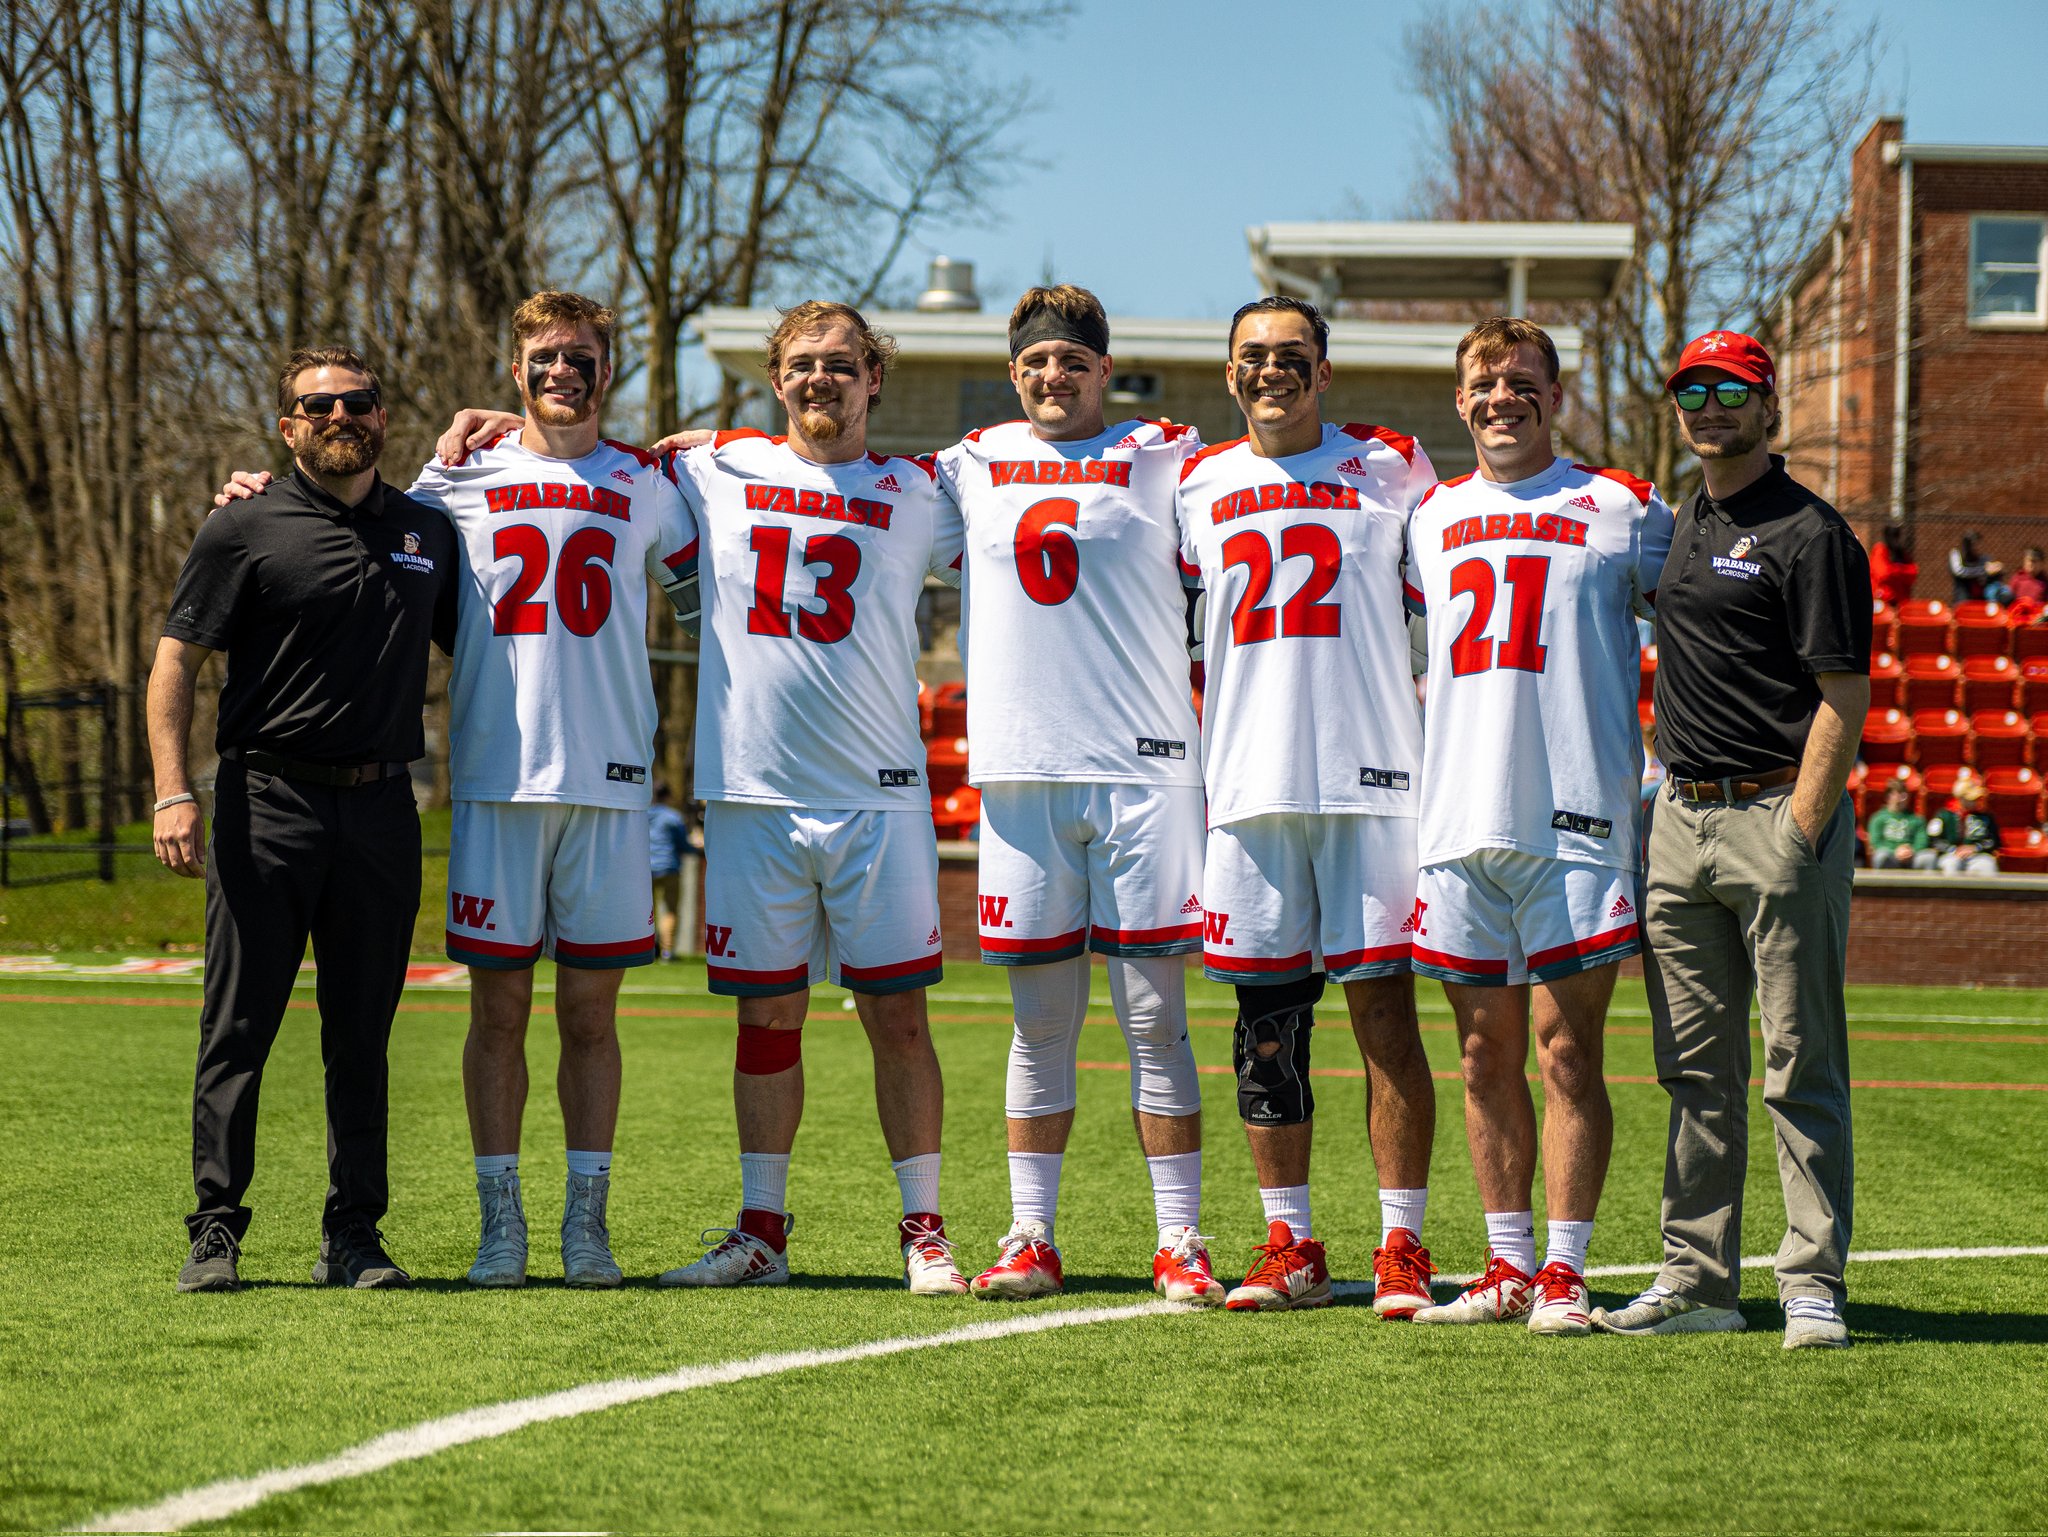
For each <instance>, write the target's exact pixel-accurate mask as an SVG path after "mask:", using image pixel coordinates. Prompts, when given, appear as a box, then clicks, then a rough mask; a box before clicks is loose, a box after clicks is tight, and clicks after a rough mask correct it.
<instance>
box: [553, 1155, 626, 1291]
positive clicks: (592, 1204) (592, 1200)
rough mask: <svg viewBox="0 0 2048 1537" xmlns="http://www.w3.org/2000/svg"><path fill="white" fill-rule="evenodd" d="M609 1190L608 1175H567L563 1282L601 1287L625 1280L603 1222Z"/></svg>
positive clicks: (610, 1237)
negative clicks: (567, 1189)
mask: <svg viewBox="0 0 2048 1537" xmlns="http://www.w3.org/2000/svg"><path fill="white" fill-rule="evenodd" d="M611 1189H612V1182H611V1177H610V1176H609V1175H605V1174H571V1175H570V1176H569V1198H568V1202H567V1204H566V1205H564V1207H563V1208H562V1280H563V1281H564V1282H565V1283H566V1284H567V1285H570V1286H576V1287H589V1288H595V1289H603V1288H606V1287H612V1286H617V1285H618V1284H619V1283H620V1282H621V1281H623V1280H625V1275H624V1273H623V1272H621V1271H620V1269H619V1266H618V1261H616V1260H614V1259H613V1258H612V1234H611V1229H610V1228H609V1227H607V1226H606V1225H605V1205H606V1203H607V1202H608V1201H609V1199H610V1198H611Z"/></svg>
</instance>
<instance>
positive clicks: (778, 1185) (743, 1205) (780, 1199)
mask: <svg viewBox="0 0 2048 1537" xmlns="http://www.w3.org/2000/svg"><path fill="white" fill-rule="evenodd" d="M788 1199H789V1154H787V1153H742V1154H740V1209H741V1210H742V1211H772V1212H775V1213H777V1214H778V1215H780V1216H785V1217H786V1216H788V1215H789V1208H788V1207H787V1206H786V1205H784V1204H783V1203H784V1202H785V1201H787V1200H788Z"/></svg>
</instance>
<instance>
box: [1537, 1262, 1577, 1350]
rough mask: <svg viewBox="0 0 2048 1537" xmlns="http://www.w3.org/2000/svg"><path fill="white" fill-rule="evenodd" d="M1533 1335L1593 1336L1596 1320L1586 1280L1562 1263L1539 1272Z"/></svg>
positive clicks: (1550, 1265)
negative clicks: (1587, 1292) (1590, 1304)
mask: <svg viewBox="0 0 2048 1537" xmlns="http://www.w3.org/2000/svg"><path fill="white" fill-rule="evenodd" d="M1533 1292H1534V1296H1533V1305H1532V1306H1531V1307H1530V1309H1529V1332H1530V1333H1531V1334H1590V1333H1592V1332H1593V1317H1592V1312H1591V1310H1590V1308H1589V1306H1588V1303H1589V1301H1590V1299H1589V1298H1588V1297H1587V1296H1586V1278H1585V1277H1584V1276H1582V1275H1580V1274H1579V1273H1578V1272H1577V1271H1576V1270H1574V1269H1572V1267H1571V1266H1569V1265H1567V1264H1565V1263H1563V1262H1562V1261H1558V1262H1556V1263H1554V1264H1549V1265H1545V1266H1544V1267H1543V1268H1542V1269H1541V1270H1539V1271H1537V1272H1536V1282H1535V1286H1534V1288H1533Z"/></svg>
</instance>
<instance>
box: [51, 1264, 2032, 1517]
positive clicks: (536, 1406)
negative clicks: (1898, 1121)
mask: <svg viewBox="0 0 2048 1537" xmlns="http://www.w3.org/2000/svg"><path fill="white" fill-rule="evenodd" d="M2036 1257H2048V1245H2024V1246H2005V1247H1997V1248H1978V1249H1865V1250H1852V1251H1851V1252H1850V1255H1849V1259H1850V1261H1851V1262H1852V1263H1855V1264H1872V1263H1875V1262H1878V1261H1882V1260H1932V1259H2025V1258H2036ZM1742 1263H1743V1264H1744V1265H1769V1264H1770V1263H1771V1257H1770V1256H1769V1255H1755V1256H1751V1257H1749V1258H1746V1259H1744V1260H1743V1261H1742ZM1658 1268H1659V1267H1658V1266H1657V1265H1596V1266H1594V1267H1593V1268H1592V1269H1590V1270H1588V1271H1587V1272H1586V1278H1587V1279H1588V1280H1598V1279H1601V1278H1603V1277H1607V1276H1624V1275H1649V1274H1652V1273H1654V1272H1655V1271H1656V1270H1657V1269H1658ZM1473 1279H1474V1277H1471V1276H1446V1277H1443V1278H1441V1279H1439V1280H1438V1281H1437V1282H1436V1283H1435V1284H1436V1285H1438V1286H1462V1285H1464V1284H1465V1283H1466V1282H1468V1281H1470V1280H1473ZM1331 1289H1332V1290H1333V1291H1334V1292H1336V1293H1337V1294H1338V1295H1339V1296H1347V1297H1348V1296H1356V1295H1358V1294H1360V1293H1363V1292H1369V1291H1371V1290H1372V1283H1371V1282H1369V1281H1340V1282H1338V1283H1337V1284H1336V1285H1335V1286H1334V1287H1332V1288H1331ZM1192 1311H1194V1309H1192V1308H1189V1307H1188V1306H1186V1305H1185V1304H1182V1303H1177V1302H1141V1303H1136V1304H1134V1305H1129V1306H1124V1307H1096V1308H1069V1309H1064V1310H1061V1311H1055V1312H1047V1313H1033V1314H1029V1315H1026V1316H1025V1317H1022V1318H1005V1319H1000V1320H993V1321H991V1322H988V1323H980V1324H969V1325H967V1326H966V1327H964V1328H960V1329H947V1330H945V1331H944V1332H942V1333H939V1334H912V1335H899V1336H897V1337H896V1338H894V1339H885V1340H869V1341H867V1342H866V1343H865V1344H860V1345H843V1346H841V1347H839V1348H838V1349H835V1350H790V1351H782V1352H778V1353H777V1354H774V1355H765V1356H749V1357H747V1358H746V1359H744V1360H739V1361H724V1362H716V1363H713V1364H711V1365H707V1366H685V1367H682V1368H680V1369H678V1370H676V1371H673V1372H668V1373H665V1374H664V1375H662V1376H659V1377H619V1378H614V1379H613V1380H612V1381H609V1382H592V1383H586V1384H585V1385H583V1386H582V1387H576V1388H564V1389H563V1390H562V1391H560V1392H557V1393H545V1394H542V1395H541V1396H540V1397H538V1398H515V1399H513V1400H511V1401H510V1402H508V1403H502V1404H485V1405H483V1406H481V1407H479V1408H475V1409H465V1410H463V1411H462V1412H461V1413H460V1414H451V1415H448V1416H446V1417H444V1418H442V1419H438V1420H426V1421H423V1422H422V1423H420V1424H418V1425H410V1426H407V1427H406V1428H405V1429H403V1430H393V1431H387V1432H386V1433H385V1434H383V1435H381V1436H378V1437H376V1438H375V1439H373V1440H369V1441H365V1442H363V1443H362V1444H361V1445H360V1446H353V1447H350V1448H349V1449H348V1450H347V1451H345V1452H342V1453H340V1454H339V1455H337V1456H333V1457H328V1458H325V1459H323V1460H322V1461H319V1462H306V1463H301V1464H299V1465H298V1466H297V1467H291V1468H277V1469H273V1470H272V1471H270V1472H268V1473H259V1474H257V1475H256V1476H255V1477H254V1478H224V1479H220V1480H218V1481H217V1482H214V1483H210V1484H202V1485H200V1486H199V1487H198V1488H196V1489H188V1490H186V1491H185V1492H184V1493H182V1494H174V1495H172V1496H171V1497H170V1498H169V1499H166V1500H159V1501H158V1502H157V1503H156V1504H154V1505H137V1506H132V1507H130V1508H129V1509H127V1510H117V1511H114V1512H113V1513H112V1514H110V1515H104V1516H96V1517H94V1518H93V1519H92V1520H91V1521H88V1522H86V1523H85V1524H84V1525H82V1526H77V1527H73V1528H72V1530H73V1531H79V1532H176V1531H182V1530H183V1529H184V1528H186V1527H188V1526H193V1525H196V1524H198V1523H199V1522H202V1521H223V1520H226V1519H227V1518H228V1517H229V1516H235V1515H240V1514H241V1513H242V1512H243V1511H245V1510H250V1509H253V1508H254V1507H256V1506H257V1505H260V1504H262V1503H263V1502H264V1501H265V1500H267V1499H269V1498H270V1497H271V1496H272V1495H277V1494H288V1493H290V1492H292V1491H293V1490H297V1489H310V1488H313V1487H315V1486H317V1485H320V1484H331V1483H337V1482H339V1481H340V1480H342V1479H344V1478H357V1477H360V1476H361V1475H363V1474H365V1473H375V1472H378V1471H380V1470H382V1469H384V1468H389V1467H395V1466H396V1465H398V1464H399V1463H402V1462H417V1461H419V1460H420V1459H421V1458H423V1457H431V1456H433V1455H434V1454H435V1453H437V1452H444V1451H447V1450H448V1449H449V1448H451V1447H456V1446H466V1445H468V1444H469V1443H471V1442H473V1441H488V1440H491V1439H493V1438H495V1437H498V1436H504V1435H510V1434H511V1433H512V1432H513V1431H515V1430H523V1429H525V1428H526V1427H527V1426H528V1425H539V1424H543V1423H545V1422H547V1421H549V1420H566V1419H574V1418H576V1417H578V1416H579V1415H585V1414H596V1413H598V1412H599V1411H600V1410H604V1409H615V1408H617V1407H619V1406H620V1405H621V1404H632V1403H639V1402H641V1401H642V1400H644V1399H649V1398H663V1397H667V1396H668V1395H670V1394H672V1393H688V1392H692V1391H694V1390H695V1389H697V1388H708V1387H717V1386H719V1385H721V1384H723V1383H728V1382H746V1381H750V1380H752V1379H753V1378H756V1377H775V1376H780V1375H782V1374H783V1373H785V1372H798V1371H807V1370H810V1369H811V1368H814V1367H820V1366H843V1365H845V1364H846V1363H847V1362H849V1361H871V1360H874V1359H876V1358H877V1357H880V1356H893V1355H901V1354H903V1353H904V1352H905V1351H910V1350H929V1349H932V1348H933V1347H935V1346H939V1345H971V1344H980V1343H982V1342H984V1341H987V1340H998V1339H1006V1338H1008V1337H1010V1336H1011V1335H1017V1334H1043V1333H1046V1332H1048V1331H1050V1330H1053V1329H1071V1328H1074V1327H1075V1326H1077V1325H1080V1324H1098V1323H1115V1322H1119V1321H1122V1320H1127V1319H1132V1318H1155V1317H1158V1316H1159V1315H1161V1314H1164V1313H1187V1312H1192Z"/></svg>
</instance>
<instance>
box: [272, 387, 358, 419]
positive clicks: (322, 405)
mask: <svg viewBox="0 0 2048 1537" xmlns="http://www.w3.org/2000/svg"><path fill="white" fill-rule="evenodd" d="M336 401H339V402H340V403H341V408H342V409H343V410H344V411H346V412H348V414H349V415H350V416H368V415H369V414H370V413H371V412H372V411H374V410H376V409H377V392H376V391H375V390H343V391H341V393H340V394H338V395H337V394H328V393H326V392H325V391H322V392H320V393H318V394H312V395H301V396H300V397H299V398H298V399H297V400H295V401H293V402H292V404H293V405H295V406H297V407H298V408H299V409H300V410H301V411H303V412H305V413H306V415H308V416H330V415H332V414H333V412H334V406H335V402H336Z"/></svg>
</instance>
